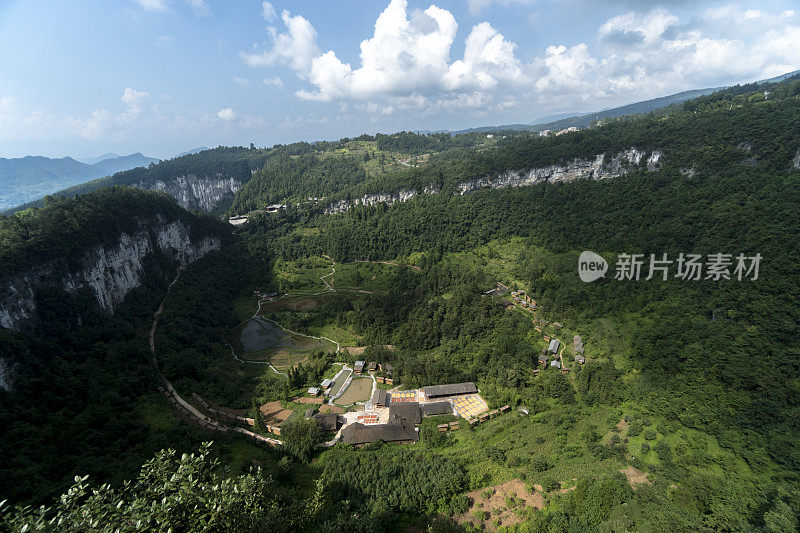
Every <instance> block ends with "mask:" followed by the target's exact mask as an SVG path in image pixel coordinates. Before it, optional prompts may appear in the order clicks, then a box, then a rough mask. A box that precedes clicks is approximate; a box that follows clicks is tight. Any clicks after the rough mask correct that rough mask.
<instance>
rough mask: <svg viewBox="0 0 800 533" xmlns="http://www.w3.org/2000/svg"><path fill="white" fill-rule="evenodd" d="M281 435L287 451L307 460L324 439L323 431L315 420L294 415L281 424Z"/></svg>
mask: <svg viewBox="0 0 800 533" xmlns="http://www.w3.org/2000/svg"><path fill="white" fill-rule="evenodd" d="M281 437H282V438H283V442H284V444H285V446H286V451H287V452H289V453H290V454H292V455H294V456H295V457H297V458H298V459H300V460H301V461H305V462H308V461H310V460H311V456H312V455H313V454H314V450H315V449H316V447H317V445H318V444H320V443H321V442H322V441H323V440H324V438H325V433H324V432H323V431H322V428H320V427H319V424H317V422H316V421H315V420H312V419H310V418H299V417H294V418H292V419H290V420H287V421H286V422H285V423H284V424H283V426H281Z"/></svg>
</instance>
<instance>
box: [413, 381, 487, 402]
mask: <svg viewBox="0 0 800 533" xmlns="http://www.w3.org/2000/svg"><path fill="white" fill-rule="evenodd" d="M422 392H424V393H425V397H426V398H428V399H431V398H442V397H445V396H459V395H461V394H475V393H477V392H478V387H476V386H475V383H473V382H471V381H467V382H465V383H453V384H450V385H432V386H428V387H422Z"/></svg>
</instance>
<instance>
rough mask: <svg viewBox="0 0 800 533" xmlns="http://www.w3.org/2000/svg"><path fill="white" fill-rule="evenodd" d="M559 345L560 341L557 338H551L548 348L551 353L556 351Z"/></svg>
mask: <svg viewBox="0 0 800 533" xmlns="http://www.w3.org/2000/svg"><path fill="white" fill-rule="evenodd" d="M560 345H561V342H560V341H559V340H558V339H553V340H551V341H550V348H549V350H550V351H551V352H553V353H556V352H557V351H558V347H559V346H560Z"/></svg>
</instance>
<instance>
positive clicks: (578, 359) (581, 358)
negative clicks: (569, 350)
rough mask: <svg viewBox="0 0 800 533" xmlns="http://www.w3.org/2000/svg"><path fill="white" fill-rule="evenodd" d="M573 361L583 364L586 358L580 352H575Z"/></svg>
mask: <svg viewBox="0 0 800 533" xmlns="http://www.w3.org/2000/svg"><path fill="white" fill-rule="evenodd" d="M575 362H576V363H580V364H583V363H585V362H586V358H585V357H584V356H582V355H580V354H575Z"/></svg>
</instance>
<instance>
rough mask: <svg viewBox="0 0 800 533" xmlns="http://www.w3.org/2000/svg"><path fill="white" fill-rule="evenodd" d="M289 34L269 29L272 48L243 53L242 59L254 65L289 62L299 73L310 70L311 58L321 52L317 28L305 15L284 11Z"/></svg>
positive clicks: (283, 16)
mask: <svg viewBox="0 0 800 533" xmlns="http://www.w3.org/2000/svg"><path fill="white" fill-rule="evenodd" d="M281 19H282V20H283V24H284V26H285V27H286V33H280V32H278V29H277V28H275V27H274V26H270V27H269V28H267V33H268V35H269V38H270V41H271V43H272V47H271V48H270V49H269V50H266V51H263V52H261V53H252V54H248V53H245V52H242V53H241V54H240V55H241V57H242V60H243V61H244V62H245V63H246V64H247V65H249V66H251V67H261V66H271V65H288V66H289V67H291V68H292V69H293V70H294V71H295V72H297V73H298V74H301V75H302V74H303V73H305V72H308V70H309V69H310V67H311V61H312V60H313V59H314V57H315V56H316V55H317V54H318V53H319V47H318V46H317V30H315V29H314V26H312V25H311V23H310V22H309V21H308V20H306V19H305V18H303V17H301V16H300V15H297V16H295V17H293V16H292V15H291V13H289V12H288V11H284V12H283V13H281Z"/></svg>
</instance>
